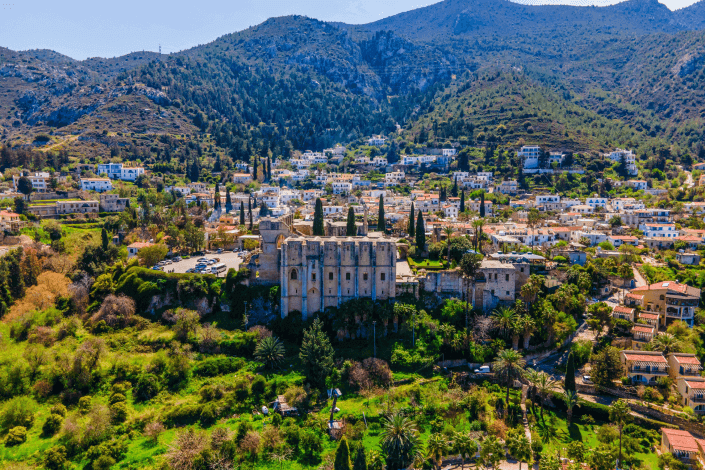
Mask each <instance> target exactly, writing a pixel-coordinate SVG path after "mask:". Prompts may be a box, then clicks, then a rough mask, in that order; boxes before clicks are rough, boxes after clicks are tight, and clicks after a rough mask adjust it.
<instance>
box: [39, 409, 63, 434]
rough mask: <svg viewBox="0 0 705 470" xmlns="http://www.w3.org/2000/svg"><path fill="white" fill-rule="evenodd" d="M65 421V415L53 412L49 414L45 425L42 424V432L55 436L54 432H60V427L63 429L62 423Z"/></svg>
mask: <svg viewBox="0 0 705 470" xmlns="http://www.w3.org/2000/svg"><path fill="white" fill-rule="evenodd" d="M63 423H64V417H63V416H61V415H57V414H54V413H52V414H50V415H49V417H48V418H47V419H46V421H44V425H42V433H43V434H44V435H45V436H53V435H54V434H56V433H57V432H59V429H61V425H62V424H63Z"/></svg>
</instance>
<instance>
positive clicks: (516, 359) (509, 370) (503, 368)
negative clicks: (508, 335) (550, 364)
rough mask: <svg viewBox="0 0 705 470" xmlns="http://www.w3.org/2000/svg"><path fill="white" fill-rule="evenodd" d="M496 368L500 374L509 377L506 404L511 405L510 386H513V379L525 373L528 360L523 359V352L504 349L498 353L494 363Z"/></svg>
mask: <svg viewBox="0 0 705 470" xmlns="http://www.w3.org/2000/svg"><path fill="white" fill-rule="evenodd" d="M493 366H494V370H495V372H496V373H497V374H498V375H500V376H501V375H504V376H506V378H507V401H506V406H509V387H511V386H512V379H513V378H514V377H519V376H521V375H522V374H523V373H524V367H526V361H524V359H522V357H521V354H519V353H518V352H517V351H514V350H513V349H502V350H501V351H500V352H499V353H497V358H496V359H495V361H494V363H493Z"/></svg>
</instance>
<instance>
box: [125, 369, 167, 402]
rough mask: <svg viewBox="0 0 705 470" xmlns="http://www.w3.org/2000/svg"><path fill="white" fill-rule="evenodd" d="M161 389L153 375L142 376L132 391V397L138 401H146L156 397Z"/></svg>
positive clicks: (157, 379)
mask: <svg viewBox="0 0 705 470" xmlns="http://www.w3.org/2000/svg"><path fill="white" fill-rule="evenodd" d="M160 389H161V384H160V382H159V378H158V377H157V376H156V375H154V374H142V375H140V378H139V380H138V381H137V383H136V384H135V386H134V388H133V389H132V395H133V396H134V397H135V399H136V400H138V401H146V400H149V399H151V398H154V397H155V396H157V394H158V393H159V391H160Z"/></svg>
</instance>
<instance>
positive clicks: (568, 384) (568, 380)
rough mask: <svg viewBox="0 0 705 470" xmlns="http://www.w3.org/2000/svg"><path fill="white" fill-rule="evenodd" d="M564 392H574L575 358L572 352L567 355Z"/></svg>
mask: <svg viewBox="0 0 705 470" xmlns="http://www.w3.org/2000/svg"><path fill="white" fill-rule="evenodd" d="M565 390H566V391H573V392H574V391H575V358H574V357H573V351H571V352H570V353H568V362H567V364H566V367H565Z"/></svg>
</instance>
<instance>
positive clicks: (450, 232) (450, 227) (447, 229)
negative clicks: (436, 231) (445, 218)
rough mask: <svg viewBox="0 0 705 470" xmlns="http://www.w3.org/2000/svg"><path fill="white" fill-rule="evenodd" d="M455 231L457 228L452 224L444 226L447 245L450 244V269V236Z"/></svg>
mask: <svg viewBox="0 0 705 470" xmlns="http://www.w3.org/2000/svg"><path fill="white" fill-rule="evenodd" d="M453 232H455V229H454V228H453V227H452V226H450V225H446V226H445V227H443V233H445V234H446V245H448V269H450V237H451V235H453Z"/></svg>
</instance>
